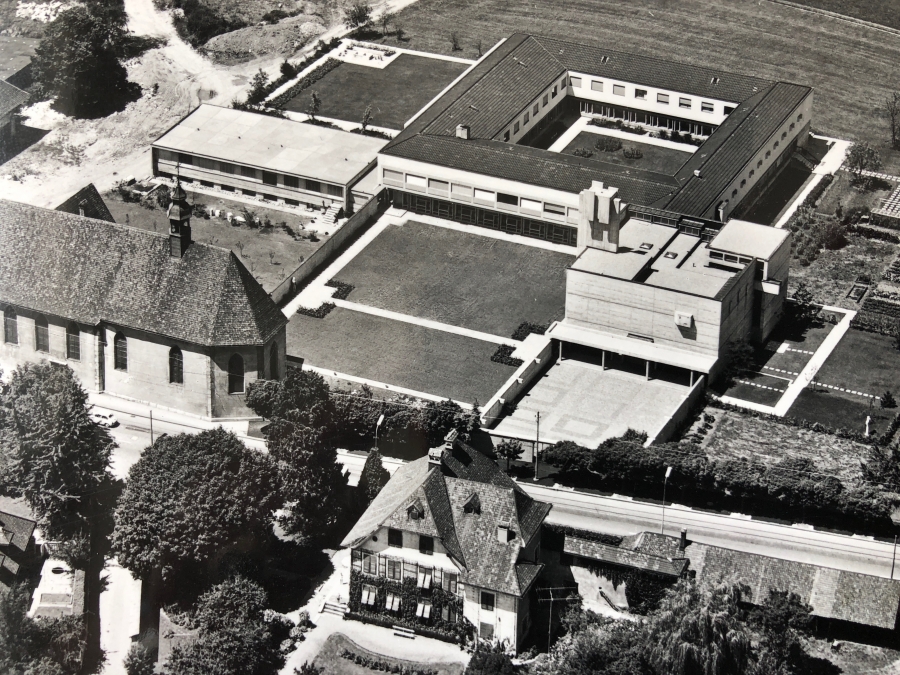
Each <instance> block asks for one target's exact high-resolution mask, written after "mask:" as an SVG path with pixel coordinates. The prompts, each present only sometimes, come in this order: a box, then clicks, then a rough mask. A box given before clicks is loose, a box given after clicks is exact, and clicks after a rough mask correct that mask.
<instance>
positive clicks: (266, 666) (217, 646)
mask: <svg viewBox="0 0 900 675" xmlns="http://www.w3.org/2000/svg"><path fill="white" fill-rule="evenodd" d="M265 609H266V592H265V591H264V590H263V589H262V587H260V586H259V585H258V584H256V583H255V582H253V581H249V580H247V579H245V578H243V577H240V576H236V577H232V578H231V579H228V580H226V581H224V582H223V583H221V584H218V585H217V586H214V587H213V588H211V589H210V590H209V591H207V592H206V593H204V594H203V595H202V596H200V598H199V599H198V601H197V609H196V612H195V614H194V623H195V624H196V625H197V627H198V628H199V629H200V630H199V633H198V637H197V640H196V641H194V642H192V643H190V644H189V645H188V646H186V647H175V649H174V650H173V652H172V655H171V656H170V657H169V659H168V660H167V661H166V663H165V664H164V667H163V671H164V672H165V673H166V674H167V675H232V674H233V673H241V675H274V673H277V672H278V670H279V669H280V668H281V666H282V665H283V664H284V658H283V657H282V656H281V653H280V652H279V650H278V646H279V643H280V642H281V640H282V639H284V638H286V637H287V635H286V630H285V624H283V623H282V622H278V621H270V622H267V621H265Z"/></svg>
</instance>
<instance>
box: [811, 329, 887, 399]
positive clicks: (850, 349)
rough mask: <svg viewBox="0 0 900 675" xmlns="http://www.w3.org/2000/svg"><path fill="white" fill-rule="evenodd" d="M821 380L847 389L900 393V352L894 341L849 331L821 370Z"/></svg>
mask: <svg viewBox="0 0 900 675" xmlns="http://www.w3.org/2000/svg"><path fill="white" fill-rule="evenodd" d="M818 379H819V381H821V382H824V383H826V384H834V385H837V386H840V387H844V388H845V389H853V390H855V391H862V392H865V393H867V394H877V395H879V396H880V395H881V394H882V393H883V392H884V391H885V390H886V389H890V390H891V391H892V392H894V393H900V351H898V350H897V347H896V346H895V338H892V337H889V336H887V335H878V334H876V333H865V332H863V331H861V330H849V331H847V333H846V334H845V335H844V337H843V339H842V340H841V341H840V342H839V343H838V346H837V347H835V349H834V351H833V352H831V355H830V356H829V357H828V360H827V361H825V364H824V365H823V366H822V368H821V369H820V370H819V375H818Z"/></svg>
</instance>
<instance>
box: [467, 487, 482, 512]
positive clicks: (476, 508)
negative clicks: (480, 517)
mask: <svg viewBox="0 0 900 675" xmlns="http://www.w3.org/2000/svg"><path fill="white" fill-rule="evenodd" d="M463 513H474V514H476V515H477V514H479V513H481V500H480V499H479V498H478V493H476V492H473V493H472V496H471V497H469V498H468V499H467V500H466V502H465V504H463Z"/></svg>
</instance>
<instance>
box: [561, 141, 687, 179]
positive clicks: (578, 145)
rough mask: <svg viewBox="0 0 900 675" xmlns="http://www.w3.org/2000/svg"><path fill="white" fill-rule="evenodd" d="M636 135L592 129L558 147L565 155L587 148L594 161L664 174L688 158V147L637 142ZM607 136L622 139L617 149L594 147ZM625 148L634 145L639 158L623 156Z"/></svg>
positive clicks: (630, 147) (672, 170) (633, 147)
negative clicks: (681, 147) (679, 147)
mask: <svg viewBox="0 0 900 675" xmlns="http://www.w3.org/2000/svg"><path fill="white" fill-rule="evenodd" d="M640 138H641V137H640V136H637V135H636V136H634V140H632V139H630V138H627V139H626V138H622V139H619V138H618V137H613V136H606V135H604V134H597V133H592V132H590V131H582V132H581V133H580V134H578V135H577V136H576V137H575V138H574V139H573V140H572V142H571V143H569V144H568V145H567V146H566V147H565V148H564V149H563V151H562V153H563V154H565V155H571V154H573V152H574V151H575V150H578V149H583V148H586V149H587V150H588V151H589V152H591V153H592V154H591V157H590V159H594V160H597V161H598V162H608V163H611V164H619V165H623V166H627V167H633V168H636V169H643V170H644V171H655V172H657V173H662V174H665V175H667V176H674V175H675V173H676V172H677V171H678V169H680V168H681V167H682V166H683V165H684V163H685V162H687V161H688V160H689V159H690V158H691V154H692V153H691V152H690V150H674V149H672V148H665V147H662V146H659V145H652V144H650V143H641V142H640V140H639V139H640ZM607 140H611V141H618V140H620V141H621V143H622V147H621V149H620V150H617V151H614V152H606V151H604V150H602V149H598V148H597V147H596V146H597V142H598V141H599V142H601V143H602V142H604V141H607ZM629 149H637V150H639V151H640V153H641V154H642V157H640V158H639V159H629V158H627V157H626V156H625V151H626V150H629Z"/></svg>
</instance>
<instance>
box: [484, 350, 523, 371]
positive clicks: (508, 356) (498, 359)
mask: <svg viewBox="0 0 900 675" xmlns="http://www.w3.org/2000/svg"><path fill="white" fill-rule="evenodd" d="M514 351H515V347H513V346H512V345H500V346H498V347H497V351H495V352H494V355H493V356H491V361H493V362H495V363H502V364H503V365H504V366H512V367H513V368H518V367H519V366H521V365H522V364H523V363H524V361H522V359H514V358H513V357H512V353H513V352H514Z"/></svg>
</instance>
